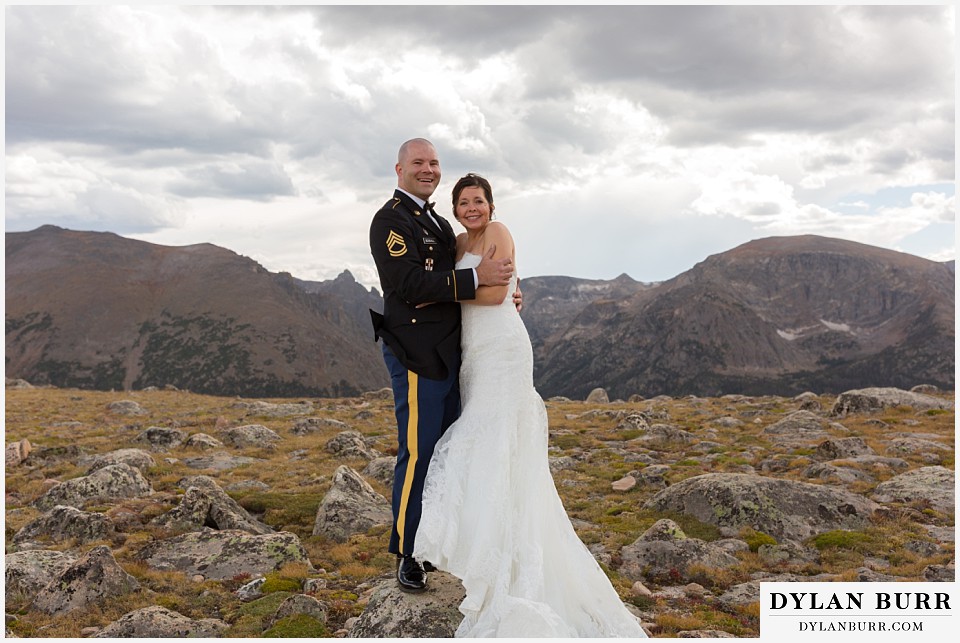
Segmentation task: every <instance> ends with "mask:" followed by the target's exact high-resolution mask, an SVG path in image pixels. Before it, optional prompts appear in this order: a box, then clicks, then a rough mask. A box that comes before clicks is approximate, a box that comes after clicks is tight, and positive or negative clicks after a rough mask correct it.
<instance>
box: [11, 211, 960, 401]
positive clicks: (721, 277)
mask: <svg viewBox="0 0 960 643" xmlns="http://www.w3.org/2000/svg"><path fill="white" fill-rule="evenodd" d="M521 287H522V289H523V292H524V310H523V313H522V317H523V319H524V323H525V324H526V326H527V328H528V330H529V333H530V337H531V342H532V344H533V346H534V354H535V363H536V365H537V366H536V370H535V373H534V379H535V383H536V386H537V388H538V390H539V391H540V392H541V394H543V395H544V396H545V397H548V396H553V395H565V396H568V397H571V398H580V399H582V398H583V397H585V396H586V394H587V393H588V392H589V391H590V390H591V389H592V388H594V387H598V386H601V387H604V388H606V389H607V391H608V392H609V394H610V395H611V396H612V397H622V398H626V397H629V396H630V395H633V394H641V395H644V396H653V395H659V394H670V395H686V394H694V395H720V394H725V393H743V394H750V395H758V394H766V393H776V394H781V395H787V394H796V393H799V392H802V391H804V390H811V391H815V392H818V393H821V392H823V393H826V392H838V391H841V390H847V389H850V388H858V387H864V386H901V387H903V386H906V387H909V386H912V385H914V384H918V383H930V384H935V385H937V386H939V387H941V388H946V389H952V388H953V385H954V302H955V295H954V267H953V262H949V263H938V262H934V261H929V260H926V259H921V258H919V257H915V256H912V255H907V254H904V253H899V252H895V251H891V250H885V249H881V248H876V247H872V246H867V245H864V244H859V243H854V242H850V241H842V240H839V239H832V238H827V237H818V236H812V235H807V236H797V237H771V238H767V239H760V240H756V241H751V242H749V243H746V244H743V245H741V246H738V247H737V248H734V249H732V250H729V251H727V252H724V253H720V254H717V255H713V256H711V257H708V258H707V259H706V260H704V261H703V262H701V263H699V264H697V265H696V266H694V267H693V268H692V269H690V270H688V271H686V272H684V273H682V274H681V275H678V276H677V277H675V278H674V279H671V280H669V281H665V282H660V283H643V282H638V281H634V280H633V279H631V278H630V277H629V276H627V275H621V276H620V277H618V278H616V279H613V280H588V279H577V278H573V277H562V276H545V277H529V278H525V279H523V280H522V282H521ZM370 308H374V309H377V310H379V309H381V308H382V300H381V297H380V294H379V293H378V292H377V291H376V289H369V290H368V289H366V288H364V287H363V286H361V285H360V284H358V283H357V282H356V281H355V280H354V279H353V277H352V275H350V273H349V272H346V271H345V272H343V273H342V274H341V275H340V276H338V277H337V278H336V279H333V280H328V281H322V282H311V281H305V280H301V279H296V278H294V277H293V276H292V275H290V274H288V273H271V272H269V271H267V270H266V269H264V268H263V267H262V266H260V265H259V264H258V263H256V262H255V261H253V260H252V259H250V258H248V257H243V256H241V255H238V254H236V253H234V252H231V251H229V250H226V249H224V248H219V247H217V246H213V245H210V244H198V245H191V246H183V247H168V246H160V245H155V244H150V243H147V242H143V241H136V240H132V239H127V238H124V237H120V236H117V235H115V234H112V233H104V232H78V231H72V230H64V229H61V228H57V227H54V226H43V227H41V228H38V229H36V230H33V231H30V232H11V233H7V234H6V374H7V376H8V377H18V378H23V379H26V380H28V381H30V382H32V383H34V384H53V385H56V386H61V387H77V388H92V389H123V390H126V389H139V388H145V387H148V386H165V385H173V386H176V387H178V388H186V389H189V390H191V391H194V392H197V393H210V394H218V395H242V396H248V397H255V396H259V397H291V396H318V397H340V396H352V395H357V394H358V393H361V392H363V391H366V390H372V389H375V388H380V387H382V386H386V385H388V384H389V378H388V377H387V374H386V369H385V367H384V365H383V361H382V358H381V356H380V353H379V348H378V346H377V344H375V343H374V342H373V333H372V331H371V329H370V316H369V312H368V309H370Z"/></svg>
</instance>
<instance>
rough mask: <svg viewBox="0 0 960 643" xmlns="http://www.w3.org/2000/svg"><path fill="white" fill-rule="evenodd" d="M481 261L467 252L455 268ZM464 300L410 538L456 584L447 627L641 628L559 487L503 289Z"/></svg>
mask: <svg viewBox="0 0 960 643" xmlns="http://www.w3.org/2000/svg"><path fill="white" fill-rule="evenodd" d="M479 263H480V257H479V256H478V255H473V254H469V253H468V254H466V255H464V257H463V258H462V259H461V260H460V261H459V262H457V268H471V267H475V266H476V265H477V264H479ZM515 288H516V278H515V277H514V279H512V280H511V282H510V286H509V288H508V292H510V293H512V292H513V291H514V290H515ZM462 308H463V335H462V340H461V343H462V347H463V363H462V366H461V370H460V387H461V391H460V393H461V400H462V413H461V415H460V418H459V419H458V420H457V421H456V422H455V423H454V424H453V425H452V426H451V427H450V428H449V429H448V430H447V432H446V433H445V434H444V435H443V437H442V438H441V439H440V441H439V442H438V443H437V446H436V450H435V451H434V454H433V458H432V459H431V461H430V467H429V469H428V471H427V478H426V483H425V487H424V491H423V514H422V517H421V519H420V526H419V527H418V529H417V537H416V543H415V546H414V555H415V556H416V557H417V559H419V560H429V561H430V562H432V563H433V564H434V565H435V566H436V567H437V568H439V569H442V570H445V571H448V572H450V573H451V574H453V575H454V576H457V577H458V578H459V579H460V580H461V581H462V582H463V586H464V587H465V588H466V598H465V599H464V601H463V602H462V603H461V604H460V611H461V612H462V613H463V615H464V619H463V621H462V622H461V623H460V626H459V628H457V632H456V636H457V637H494V636H495V637H564V638H567V637H612V636H616V637H634V638H637V637H645V636H646V635H645V634H644V632H643V630H642V629H641V627H640V625H639V623H638V622H637V619H636V618H635V617H634V616H633V615H632V614H630V612H629V611H627V609H626V607H624V605H623V603H622V602H621V601H620V597H619V596H618V595H617V593H616V591H615V590H614V589H613V586H612V585H611V584H610V581H609V579H608V578H607V577H606V575H605V574H604V573H603V571H602V570H601V569H600V566H599V565H598V564H597V562H596V561H595V560H594V558H593V556H592V555H591V554H590V552H589V551H588V550H587V548H586V547H585V546H584V544H583V543H582V542H581V541H580V539H579V538H578V537H577V534H576V532H574V530H573V526H572V525H571V524H570V520H569V518H568V517H567V514H566V511H565V510H564V508H563V504H562V503H561V501H560V496H559V495H557V490H556V487H555V486H554V484H553V478H552V477H551V475H550V468H549V464H548V461H547V413H546V409H545V408H544V405H543V400H542V399H541V398H540V396H539V395H538V394H537V391H536V389H534V387H533V352H532V350H531V347H530V338H529V336H528V335H527V331H526V328H525V327H524V325H523V321H522V320H521V319H520V315H519V314H518V313H517V311H516V309H515V307H514V305H513V300H512V297H511V296H509V295H508V296H507V297H506V298H505V299H504V301H503V303H502V304H500V305H499V306H480V305H470V304H465V305H463V306H462Z"/></svg>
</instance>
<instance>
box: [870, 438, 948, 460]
mask: <svg viewBox="0 0 960 643" xmlns="http://www.w3.org/2000/svg"><path fill="white" fill-rule="evenodd" d="M885 450H886V453H887V455H891V456H910V455H917V456H920V457H921V458H922V459H923V461H924V463H925V464H940V463H941V462H942V461H943V458H944V457H946V456H952V454H953V449H952V448H951V447H949V446H947V445H945V444H941V443H939V442H934V441H933V440H924V439H922V438H896V439H893V440H890V442H889V443H888V444H887V446H886V449H885Z"/></svg>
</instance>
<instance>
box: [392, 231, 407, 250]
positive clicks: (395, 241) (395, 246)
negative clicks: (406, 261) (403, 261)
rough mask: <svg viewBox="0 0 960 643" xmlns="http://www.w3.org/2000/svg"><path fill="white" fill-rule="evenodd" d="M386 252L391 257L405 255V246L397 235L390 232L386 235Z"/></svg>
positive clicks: (401, 238)
mask: <svg viewBox="0 0 960 643" xmlns="http://www.w3.org/2000/svg"><path fill="white" fill-rule="evenodd" d="M387 252H389V253H390V256H391V257H402V256H403V255H405V254H407V244H406V242H405V241H404V240H403V237H401V236H400V235H399V234H397V233H396V232H394V231H393V230H391V231H390V234H388V235H387Z"/></svg>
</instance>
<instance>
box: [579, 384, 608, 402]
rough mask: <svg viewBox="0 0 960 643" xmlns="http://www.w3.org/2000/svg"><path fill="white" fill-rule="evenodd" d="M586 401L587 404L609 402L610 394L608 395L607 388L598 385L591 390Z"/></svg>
mask: <svg viewBox="0 0 960 643" xmlns="http://www.w3.org/2000/svg"><path fill="white" fill-rule="evenodd" d="M584 401H585V402H586V403H587V404H609V403H610V396H609V395H607V391H606V390H605V389H603V388H600V387H597V388H595V389H593V390H592V391H590V394H589V395H587V399H586V400H584Z"/></svg>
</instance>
